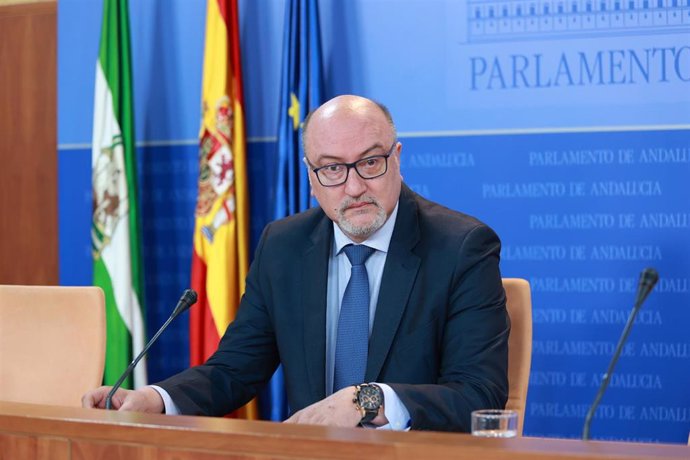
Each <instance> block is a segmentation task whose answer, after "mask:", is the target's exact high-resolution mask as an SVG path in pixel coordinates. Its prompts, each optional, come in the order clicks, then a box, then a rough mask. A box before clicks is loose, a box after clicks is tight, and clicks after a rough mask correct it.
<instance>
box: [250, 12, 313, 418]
mask: <svg viewBox="0 0 690 460" xmlns="http://www.w3.org/2000/svg"><path fill="white" fill-rule="evenodd" d="M281 80H282V81H281V92H280V115H279V125H278V168H277V169H278V177H277V181H276V196H275V212H274V215H273V217H274V218H275V219H281V218H283V217H286V216H289V215H291V214H295V213H298V212H301V211H306V210H307V209H308V208H309V205H310V193H309V179H308V170H307V168H306V167H305V165H304V163H303V162H302V158H303V157H304V150H303V149H302V143H301V142H300V128H301V125H302V122H303V121H304V119H305V118H306V116H307V114H308V113H309V112H310V111H311V110H313V109H315V108H317V107H318V106H319V105H321V103H322V102H323V98H322V94H323V90H322V85H321V41H320V37H319V14H318V8H317V3H316V0H288V2H287V6H286V15H285V36H284V39H283V71H282V77H281ZM260 411H261V418H263V419H268V420H275V421H282V420H284V419H286V418H287V416H288V414H289V409H288V406H287V396H286V394H285V382H284V377H283V369H282V366H281V367H279V368H278V370H277V371H276V373H275V374H274V375H273V378H272V379H271V382H270V383H269V385H268V388H266V390H265V391H264V392H263V395H262V396H261V398H260Z"/></svg>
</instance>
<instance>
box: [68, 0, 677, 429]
mask: <svg viewBox="0 0 690 460" xmlns="http://www.w3.org/2000/svg"><path fill="white" fill-rule="evenodd" d="M101 6H102V5H101V1H100V0H61V1H60V2H59V3H58V138H59V149H58V156H59V209H60V229H59V230H60V281H61V283H62V284H66V285H79V284H81V285H83V284H90V282H91V259H90V240H89V229H90V212H91V187H90V180H91V176H90V142H91V129H92V122H91V119H92V115H93V109H92V108H93V82H94V75H95V63H96V57H97V48H98V40H99V32H100V21H101ZM319 7H320V19H321V34H322V45H323V54H324V56H323V62H324V68H323V73H324V81H325V93H326V96H327V97H331V96H335V95H337V94H343V93H355V94H361V95H365V96H369V97H373V98H376V99H378V100H380V101H382V102H384V103H385V104H387V105H388V106H389V107H390V109H391V112H392V113H393V116H394V117H395V119H396V122H397V126H398V131H399V133H400V140H401V142H402V143H403V156H402V158H403V175H404V177H405V180H406V182H407V183H408V184H410V185H411V186H412V188H414V189H415V190H416V191H418V192H419V193H421V194H422V195H424V196H426V197H428V198H430V199H433V200H436V201H439V202H441V203H443V204H445V205H447V206H449V207H451V208H454V209H458V210H462V211H465V212H468V213H470V214H473V215H475V216H477V217H479V218H480V219H482V220H484V221H485V222H487V223H488V224H490V225H491V226H493V227H494V228H495V229H496V230H497V232H498V233H499V235H500V236H501V238H502V240H503V244H504V246H503V251H502V258H503V262H502V270H503V275H504V276H512V277H523V278H527V279H528V280H530V282H531V284H532V289H533V302H534V346H533V361H532V372H531V380H530V390H529V398H528V406H527V413H526V422H525V433H526V434H527V435H542V436H557V437H577V436H579V435H580V433H581V428H582V422H583V418H584V415H585V413H586V410H587V407H588V405H589V404H590V403H591V401H592V399H593V397H594V393H595V392H596V388H597V386H598V385H599V382H600V381H601V375H602V373H603V371H604V370H605V367H606V365H607V363H608V360H609V358H610V356H611V354H612V351H613V348H614V346H615V344H616V342H617V340H618V337H619V335H620V332H621V330H622V327H623V325H624V323H625V321H626V319H627V316H628V312H629V310H630V307H631V304H632V302H633V298H634V294H635V288H636V283H637V277H638V274H639V272H640V271H641V269H642V268H644V267H645V266H653V267H656V268H657V269H658V271H659V273H660V275H661V281H660V282H659V285H658V286H657V288H656V290H655V292H654V293H653V294H652V295H651V296H650V298H649V300H648V302H647V304H646V305H645V307H644V309H643V311H642V312H641V313H640V316H639V317H638V320H637V323H636V324H635V327H634V329H633V332H632V334H631V336H630V341H629V344H628V346H627V347H626V349H625V353H624V355H623V357H622V358H621V361H620V362H619V365H618V368H617V374H616V376H615V377H614V379H613V381H612V384H611V388H610V390H609V392H608V393H607V395H606V397H605V398H604V400H603V402H602V405H601V407H600V409H599V411H598V412H597V415H596V419H595V422H594V424H593V428H592V433H593V437H595V438H599V439H629V440H638V441H652V442H659V441H663V442H685V441H686V440H687V434H688V431H690V391H688V388H690V335H689V334H688V333H687V327H686V325H687V324H690V290H689V286H688V284H689V279H690V186H689V185H688V183H689V182H690V0H654V1H652V0H627V1H625V2H623V1H620V0H597V1H594V0H567V1H566V0H553V1H552V0H548V1H544V0H540V1H536V0H534V1H522V0H520V1H511V0H503V1H500V2H493V1H485V0H482V1H476V0H468V1H459V0H455V1H454V0H436V1H429V0H425V1H422V0H397V1H392V0H366V1H365V0H349V1H345V0H321V1H320V2H319ZM239 8H240V29H241V30H240V35H241V41H242V51H243V66H244V68H243V72H244V81H245V100H246V111H247V135H248V137H249V145H248V165H249V174H250V177H249V180H250V198H251V218H252V222H251V227H252V236H253V238H252V245H254V244H256V241H257V237H258V235H259V233H260V231H261V229H262V228H263V226H264V225H265V224H266V223H267V221H268V219H269V216H270V215H271V209H272V194H273V177H274V160H275V158H276V138H275V136H276V131H277V123H278V98H279V94H278V91H279V86H280V84H279V75H280V67H281V60H282V56H281V45H282V33H283V30H282V28H283V19H284V14H285V2H284V1H283V0H258V1H257V0H240V1H239ZM130 20H131V27H132V45H133V49H132V52H133V72H134V90H135V95H134V101H135V111H136V112H135V121H136V136H137V141H138V161H139V173H140V178H139V179H140V186H141V196H140V199H141V209H142V214H143V230H144V235H143V236H144V261H145V276H146V302H147V308H148V311H147V318H146V319H147V322H148V329H149V331H155V330H156V329H157V328H158V326H159V325H160V324H161V323H162V322H163V321H164V319H165V318H166V317H167V316H168V314H169V312H170V309H171V308H172V307H173V305H174V303H175V301H176V300H177V297H178V296H179V293H180V292H181V291H182V290H183V289H184V288H185V287H187V286H188V284H189V268H190V259H191V251H192V247H191V236H192V228H193V209H194V203H195V199H196V183H197V182H196V181H197V149H196V138H197V130H198V126H199V101H200V85H201V68H202V50H203V39H204V37H203V33H204V32H203V31H204V22H205V2H201V1H196V2H192V1H188V0H166V1H163V0H156V1H152V0H130ZM185 321H186V318H181V319H180V320H178V322H177V324H175V325H174V326H173V328H172V330H170V331H168V332H167V333H166V334H165V335H163V336H162V337H161V340H160V341H159V342H158V344H157V345H155V346H154V348H153V349H152V350H151V358H150V359H149V361H148V365H149V375H150V378H151V379H152V380H156V379H161V378H164V377H166V376H167V375H169V374H171V373H173V372H176V371H179V370H181V369H183V368H185V367H186V366H187V365H188V348H187V347H188V344H187V327H188V325H187V324H186V323H185Z"/></svg>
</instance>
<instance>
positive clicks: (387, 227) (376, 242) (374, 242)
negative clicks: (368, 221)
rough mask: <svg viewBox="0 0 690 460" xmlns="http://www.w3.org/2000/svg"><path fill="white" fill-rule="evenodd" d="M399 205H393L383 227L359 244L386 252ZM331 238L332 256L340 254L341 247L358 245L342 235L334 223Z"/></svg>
mask: <svg viewBox="0 0 690 460" xmlns="http://www.w3.org/2000/svg"><path fill="white" fill-rule="evenodd" d="M399 204H400V202H398V203H397V204H396V205H395V208H394V209H393V212H392V213H391V215H390V216H388V219H387V220H386V223H385V224H383V227H381V228H379V229H378V230H376V231H375V232H374V234H373V235H371V236H370V237H369V238H367V239H366V240H364V241H363V242H362V243H361V244H365V245H367V246H369V247H370V248H374V249H376V250H377V251H381V252H388V246H390V244H391V238H392V237H393V229H394V228H395V219H396V218H397V216H398V205H399ZM333 236H334V239H335V252H334V254H340V251H341V250H342V249H343V247H345V246H346V245H348V244H360V243H355V242H354V241H352V240H351V239H350V238H348V237H347V235H345V233H343V231H342V230H341V229H340V227H338V224H336V223H335V222H333Z"/></svg>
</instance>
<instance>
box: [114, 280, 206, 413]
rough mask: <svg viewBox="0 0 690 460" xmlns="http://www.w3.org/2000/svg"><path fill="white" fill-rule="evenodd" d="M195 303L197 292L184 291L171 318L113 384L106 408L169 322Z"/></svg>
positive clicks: (191, 290)
mask: <svg viewBox="0 0 690 460" xmlns="http://www.w3.org/2000/svg"><path fill="white" fill-rule="evenodd" d="M195 303H196V292H194V290H193V289H186V290H185V291H184V292H183V293H182V297H180V300H179V301H178V302H177V306H176V307H175V310H173V312H172V314H171V315H170V318H168V320H167V321H166V322H165V323H164V324H163V325H162V326H161V328H160V329H158V332H156V335H154V336H153V338H152V339H151V340H149V343H147V344H146V346H145V347H144V349H143V350H141V353H139V355H138V356H137V357H136V358H134V360H133V361H132V362H131V363H130V364H129V366H127V369H125V371H124V372H123V373H122V375H121V376H120V378H119V379H118V380H117V382H115V385H114V386H113V388H111V390H110V393H108V396H107V397H106V398H105V408H106V409H110V407H111V400H112V399H113V395H114V394H115V392H116V391H117V390H118V389H119V388H120V386H121V385H122V382H124V381H125V379H126V378H127V377H129V375H130V374H131V373H132V371H133V370H134V368H135V367H136V365H137V363H138V362H139V361H140V360H141V358H143V357H144V355H145V354H146V352H147V351H149V348H151V345H153V343H154V342H155V341H156V340H157V339H158V336H159V335H161V333H162V332H163V331H164V330H165V329H166V328H167V327H168V324H170V323H171V322H172V320H174V319H175V318H177V317H178V316H179V315H180V313H182V312H184V311H185V310H187V309H188V308H189V307H191V306H192V305H194V304H195Z"/></svg>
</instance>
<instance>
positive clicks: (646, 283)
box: [582, 268, 659, 441]
mask: <svg viewBox="0 0 690 460" xmlns="http://www.w3.org/2000/svg"><path fill="white" fill-rule="evenodd" d="M658 280H659V274H658V273H657V271H656V270H654V269H653V268H645V269H644V270H642V273H641V274H640V281H639V283H638V284H637V295H636V296H635V305H634V306H633V309H632V311H631V312H630V316H629V317H628V322H627V323H625V327H624V328H623V333H622V334H621V338H620V339H619V340H618V345H616V350H615V352H614V353H613V357H612V358H611V362H610V363H609V367H608V369H606V373H605V374H604V379H603V380H602V381H601V385H599V391H597V394H596V396H595V397H594V402H593V403H592V406H591V407H590V408H589V411H587V416H586V417H585V426H584V429H583V430H582V439H583V440H585V441H586V440H588V439H589V427H590V425H591V424H592V418H593V417H594V412H595V411H596V410H597V407H599V403H600V402H601V398H602V397H603V396H604V392H606V388H608V386H609V382H610V381H611V375H612V374H613V368H614V367H615V366H616V363H617V362H618V358H619V357H620V355H621V352H622V351H623V345H625V342H626V340H628V335H629V334H630V330H631V329H632V325H633V323H634V322H635V317H636V316H637V312H639V311H640V308H641V307H642V304H643V303H644V301H645V299H646V298H647V296H648V295H649V293H650V292H652V289H654V285H655V284H656V282H657V281H658Z"/></svg>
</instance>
